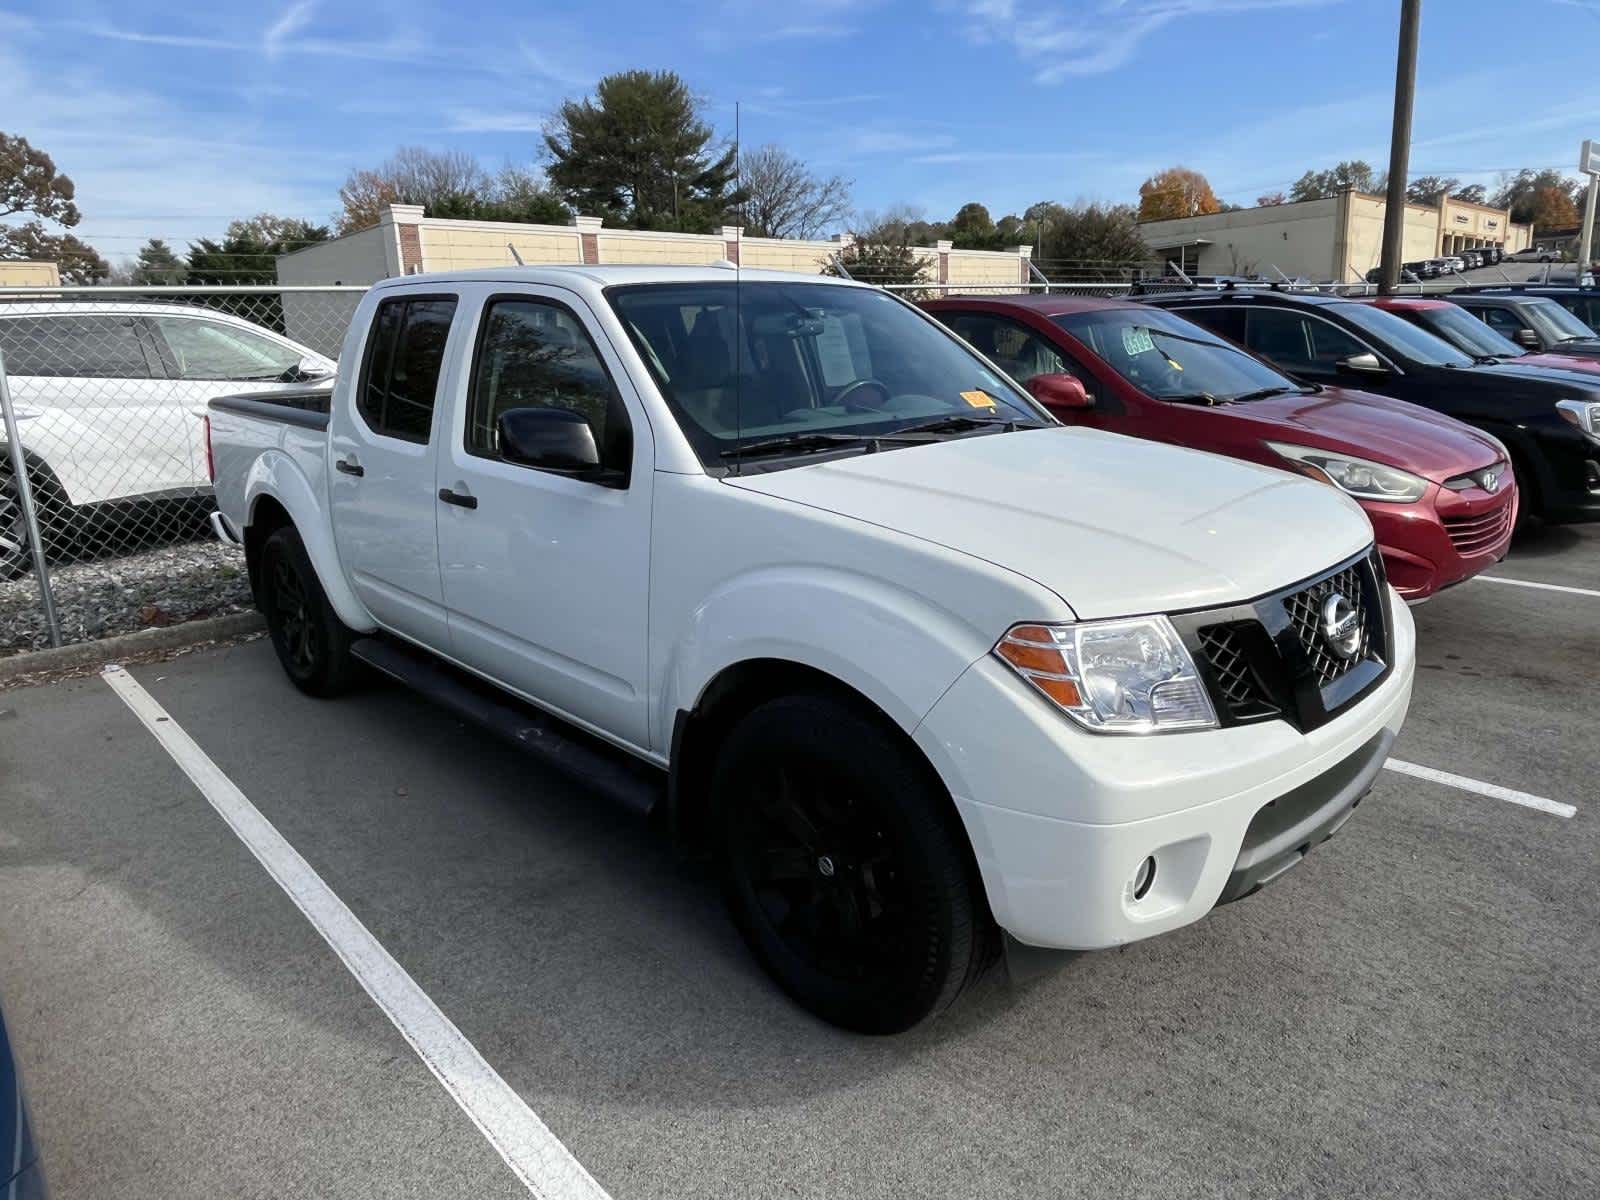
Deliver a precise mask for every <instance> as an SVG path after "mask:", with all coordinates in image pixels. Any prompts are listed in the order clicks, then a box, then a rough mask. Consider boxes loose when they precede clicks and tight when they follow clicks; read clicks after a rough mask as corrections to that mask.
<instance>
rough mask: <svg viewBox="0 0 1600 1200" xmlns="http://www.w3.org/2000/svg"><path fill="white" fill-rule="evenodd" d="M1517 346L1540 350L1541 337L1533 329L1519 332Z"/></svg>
mask: <svg viewBox="0 0 1600 1200" xmlns="http://www.w3.org/2000/svg"><path fill="white" fill-rule="evenodd" d="M1517 345H1519V346H1526V347H1527V348H1528V349H1529V350H1538V349H1540V346H1539V335H1538V334H1537V333H1535V332H1534V331H1533V330H1531V329H1519V330H1517Z"/></svg>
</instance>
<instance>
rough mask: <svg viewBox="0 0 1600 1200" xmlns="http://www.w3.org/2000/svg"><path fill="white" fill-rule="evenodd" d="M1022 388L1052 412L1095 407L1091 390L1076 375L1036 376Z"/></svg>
mask: <svg viewBox="0 0 1600 1200" xmlns="http://www.w3.org/2000/svg"><path fill="white" fill-rule="evenodd" d="M1022 386H1023V387H1025V388H1027V389H1028V392H1029V394H1030V395H1032V396H1033V398H1034V399H1035V400H1037V401H1038V402H1039V403H1040V404H1042V405H1044V406H1045V407H1046V408H1048V409H1049V410H1050V411H1051V412H1068V411H1082V410H1083V409H1086V408H1093V407H1094V401H1093V400H1092V399H1091V398H1090V397H1089V390H1088V389H1087V388H1085V387H1084V386H1083V380H1081V379H1079V378H1078V377H1077V376H1076V375H1067V374H1065V373H1062V372H1055V373H1052V374H1049V375H1035V376H1034V377H1033V378H1032V379H1030V380H1028V382H1027V383H1025V384H1023V385H1022Z"/></svg>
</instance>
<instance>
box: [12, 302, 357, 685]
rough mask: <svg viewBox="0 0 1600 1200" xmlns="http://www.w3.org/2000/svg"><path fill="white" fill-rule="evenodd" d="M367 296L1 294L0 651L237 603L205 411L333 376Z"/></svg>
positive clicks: (238, 574) (124, 629) (239, 591)
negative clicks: (219, 525) (219, 533)
mask: <svg viewBox="0 0 1600 1200" xmlns="http://www.w3.org/2000/svg"><path fill="white" fill-rule="evenodd" d="M365 290H366V289H365V288H360V287H324V288H310V287H305V288H287V287H236V288H230V287H195V288H181V287H164V288H112V287H95V288H71V287H61V288H48V289H40V288H26V289H23V288H10V289H0V408H3V409H4V414H3V415H4V418H5V420H4V427H3V433H0V436H3V443H4V444H3V446H0V655H6V654H14V653H17V652H19V651H25V650H33V649H40V648H43V647H46V646H50V645H52V644H62V643H67V642H78V641H87V640H91V639H94V638H99V637H104V636H108V635H112V634H118V633H129V632H133V631H135V630H138V629H143V628H147V627H150V626H158V625H167V624H172V623H175V622H179V621H185V620H190V619H193V618H195V617H200V616H208V615H213V614H221V613H228V612H236V611H240V610H243V609H245V608H247V607H248V606H249V603H250V596H249V587H248V584H247V582H246V579H245V571H244V562H243V556H242V554H241V553H240V552H239V551H238V550H236V549H234V548H232V547H229V546H226V545H224V544H223V543H221V542H219V541H218V540H217V539H216V538H215V537H214V536H213V535H212V533H211V530H210V527H209V525H208V521H207V518H208V517H209V516H210V514H211V512H212V511H213V510H214V508H215V504H214V502H213V499H212V490H211V480H210V470H209V465H208V462H207V447H206V439H205V423H204V417H205V412H206V407H205V406H206V401H208V400H209V399H210V398H211V397H213V396H218V395H224V394H226V393H228V392H239V391H255V390H268V389H275V388H288V387H297V386H304V385H305V384H306V383H308V382H311V381H313V380H317V379H326V378H328V377H330V376H331V375H332V373H333V371H334V369H335V367H336V364H337V359H338V354H339V348H340V345H341V344H342V342H343V340H344V334H345V330H346V329H347V328H348V326H349V322H350V317H351V314H353V313H354V311H355V308H356V305H357V303H358V302H359V301H360V298H361V295H362V293H363V292H364V291H365Z"/></svg>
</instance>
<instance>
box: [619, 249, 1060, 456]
mask: <svg viewBox="0 0 1600 1200" xmlns="http://www.w3.org/2000/svg"><path fill="white" fill-rule="evenodd" d="M607 296H608V298H609V299H610V301H611V304H612V307H613V308H615V309H616V311H617V315H618V316H619V317H620V318H621V319H622V324H623V326H624V327H625V328H626V329H627V331H628V336H629V337H630V338H632V340H633V343H634V345H635V347H637V349H638V351H639V353H640V355H641V356H642V357H643V358H644V360H645V361H646V362H647V363H648V364H649V367H650V371H651V373H652V374H653V375H654V376H655V381H656V384H657V385H658V386H659V387H660V388H661V393H662V395H663V396H664V397H665V398H666V401H667V404H668V405H669V406H670V407H671V409H672V412H673V415H674V416H676V417H677V419H678V423H679V425H681V426H682V427H683V431H684V433H685V434H686V435H687V436H688V438H689V441H690V442H691V443H692V444H693V446H694V449H695V453H696V454H698V455H699V457H700V460H701V462H702V463H704V464H705V465H706V466H708V467H722V466H724V465H726V463H727V462H728V461H729V459H731V458H734V457H736V456H737V454H738V452H739V449H740V448H741V447H744V448H745V449H746V450H749V449H750V448H752V447H753V446H755V445H756V444H757V443H759V444H760V445H761V447H765V446H766V445H767V444H769V443H770V444H773V445H774V446H778V447H780V448H781V445H782V444H783V443H784V442H791V441H792V442H793V443H794V444H796V445H799V444H800V439H809V440H810V442H812V443H815V444H820V443H823V442H824V441H825V439H829V438H833V439H835V440H837V441H839V442H840V443H842V444H848V443H850V442H852V441H853V440H855V439H861V440H863V441H865V440H867V439H871V438H873V437H874V436H883V435H887V434H891V433H894V432H895V431H897V430H901V429H909V428H911V427H913V426H923V425H927V424H929V423H930V422H934V423H940V422H949V423H950V424H951V425H953V426H956V427H958V428H959V427H960V426H963V425H971V426H972V427H974V428H976V424H977V423H982V422H993V423H995V424H997V425H1000V424H1003V423H1005V422H1007V421H1018V422H1025V423H1026V424H1028V425H1044V424H1047V423H1048V421H1047V418H1045V417H1044V416H1042V415H1041V413H1040V410H1039V409H1038V408H1037V407H1035V406H1034V404H1033V401H1032V399H1031V398H1030V397H1029V396H1027V395H1026V394H1025V393H1023V392H1021V391H1019V390H1018V389H1017V388H1016V386H1015V385H1013V384H1011V383H1009V382H1007V381H1006V380H1005V379H1003V378H1002V377H1001V376H1000V375H998V374H997V373H995V372H994V371H992V370H990V369H989V368H988V367H986V366H984V364H983V362H982V361H981V360H980V359H979V358H977V356H975V355H974V354H973V353H972V352H971V351H969V350H967V349H966V348H965V347H964V346H962V345H961V343H960V342H959V341H957V340H956V339H955V338H954V337H952V336H950V335H949V334H947V333H945V332H944V331H943V329H942V328H941V327H940V326H938V325H937V324H935V323H934V322H933V321H931V320H929V319H928V318H926V317H924V316H922V315H921V314H920V313H918V312H917V311H916V310H915V309H913V308H911V307H910V306H909V305H907V304H905V303H904V302H902V301H900V300H897V299H895V298H894V297H893V296H890V295H888V294H887V293H885V292H880V291H876V290H873V289H869V288H863V287H848V286H839V285H834V284H825V283H802V282H796V283H787V282H785V283H773V282H767V281H762V282H752V283H745V284H743V285H741V286H738V287H736V286H735V284H734V281H733V279H732V278H731V277H730V278H729V279H728V281H727V282H726V283H723V282H720V281H719V282H716V283H672V284H639V285H634V286H629V287H617V288H611V289H609V290H608V291H607ZM736 312H737V313H738V314H739V319H738V320H737V321H736V320H735V313H736ZM736 328H737V332H736ZM956 418H960V419H961V420H959V421H957V420H955V419H956ZM812 448H815V445H813V447H812Z"/></svg>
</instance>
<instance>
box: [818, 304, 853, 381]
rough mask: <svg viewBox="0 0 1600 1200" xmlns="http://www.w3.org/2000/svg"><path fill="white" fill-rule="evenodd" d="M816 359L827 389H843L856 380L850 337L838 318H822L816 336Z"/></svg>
mask: <svg viewBox="0 0 1600 1200" xmlns="http://www.w3.org/2000/svg"><path fill="white" fill-rule="evenodd" d="M816 345H817V358H818V359H820V360H821V362H822V378H823V381H824V382H825V383H826V384H827V385H828V386H829V387H843V386H844V385H845V384H847V383H854V382H855V380H856V378H857V372H856V363H855V356H854V355H853V354H852V353H851V346H850V337H849V335H848V334H847V333H846V332H845V328H844V322H843V321H841V320H840V319H839V318H838V317H824V318H823V319H822V332H821V333H819V334H818V335H817V343H816Z"/></svg>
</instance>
